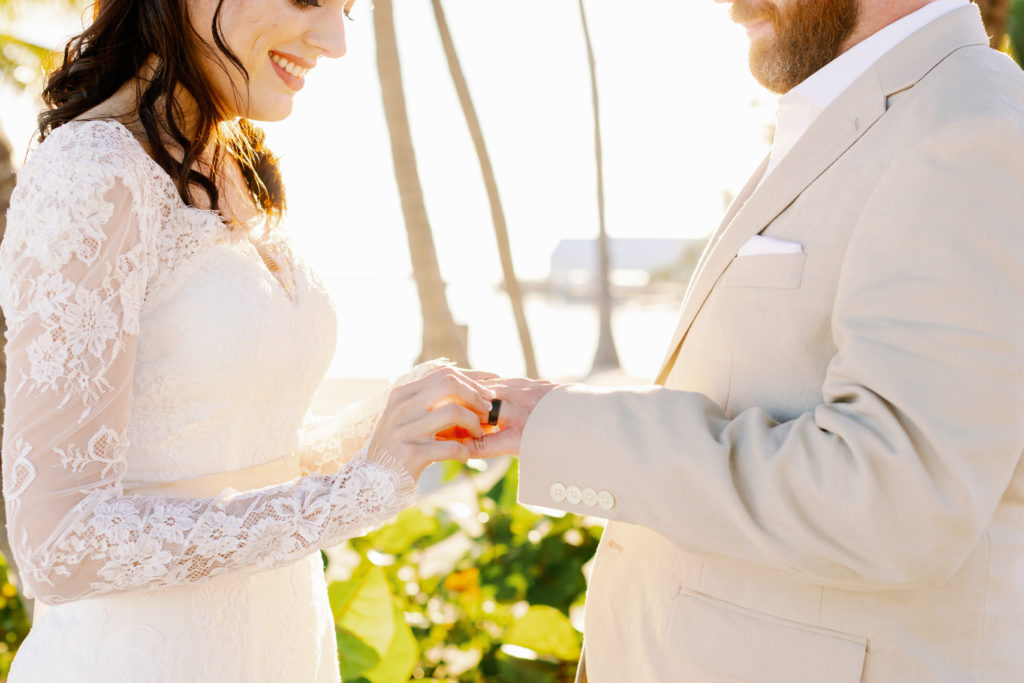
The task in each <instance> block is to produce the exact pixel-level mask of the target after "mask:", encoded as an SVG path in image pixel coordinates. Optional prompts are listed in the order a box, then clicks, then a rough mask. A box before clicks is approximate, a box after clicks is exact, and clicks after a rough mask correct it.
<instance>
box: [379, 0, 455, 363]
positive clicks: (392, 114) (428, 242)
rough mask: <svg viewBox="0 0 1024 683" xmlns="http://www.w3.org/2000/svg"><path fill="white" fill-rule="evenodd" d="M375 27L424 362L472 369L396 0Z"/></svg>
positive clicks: (385, 2)
mask: <svg viewBox="0 0 1024 683" xmlns="http://www.w3.org/2000/svg"><path fill="white" fill-rule="evenodd" d="M373 28H374V33H375V35H376V39H377V71H378V75H379V77H380V89H381V97H382V99H383V102H384V115H385V117H386V118H387V124H388V134H389V135H390V137H391V158H392V161H393V162H394V168H395V181H396V182H397V183H398V193H399V196H400V198H401V201H402V215H403V216H404V217H405V231H406V236H407V237H408V240H409V257H410V259H411V261H412V273H413V278H414V279H415V281H416V290H417V292H418V294H419V299H420V310H421V311H422V313H423V350H422V352H421V354H420V360H421V361H422V360H427V359H430V358H436V357H438V356H447V357H448V358H451V359H452V360H454V361H455V362H457V363H459V364H460V365H468V359H467V354H466V342H465V334H464V332H460V330H459V327H458V326H456V324H455V321H454V319H453V318H452V314H451V310H450V309H449V308H448V299H447V298H446V296H445V284H444V282H443V281H442V280H441V268H440V266H439V265H438V263H437V252H436V250H435V248H434V237H433V234H432V232H431V229H430V221H429V220H428V218H427V210H426V207H425V206H424V205H423V189H422V187H421V185H420V178H419V172H418V170H417V168H416V151H415V149H414V148H413V144H412V133H411V132H410V130H409V116H408V113H407V110H406V104H405V93H404V92H403V91H402V68H401V64H400V62H399V59H398V43H397V40H396V37H395V22H394V12H393V7H392V3H391V0H376V1H375V2H374V3H373Z"/></svg>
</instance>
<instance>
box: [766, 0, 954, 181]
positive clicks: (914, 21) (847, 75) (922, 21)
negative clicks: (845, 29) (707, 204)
mask: <svg viewBox="0 0 1024 683" xmlns="http://www.w3.org/2000/svg"><path fill="white" fill-rule="evenodd" d="M968 4H970V2H969V0H934V1H933V2H930V3H928V4H927V5H925V6H924V7H922V8H921V9H919V10H917V11H916V12H913V13H911V14H908V15H907V16H905V17H903V18H902V19H899V20H898V21H894V22H893V23H891V24H889V25H888V26H886V27H885V28H883V29H881V30H880V31H878V32H877V33H875V34H873V35H871V36H870V37H868V38H865V39H864V40H862V41H861V42H859V43H857V44H856V45H854V46H853V47H852V48H850V49H849V50H847V51H846V52H844V53H843V54H841V55H839V56H838V57H836V58H835V59H833V60H832V61H831V62H829V63H828V64H826V65H825V66H823V67H822V68H821V69H819V70H818V71H816V72H815V73H814V74H812V75H811V76H810V77H808V78H807V79H806V80H805V81H803V82H802V83H800V85H798V86H796V87H795V88H793V89H792V90H790V91H789V92H788V93H786V94H785V95H782V96H781V97H779V100H778V103H779V112H778V118H777V123H776V129H775V141H774V143H773V144H772V154H771V160H770V161H769V162H768V170H767V171H766V172H765V176H767V175H768V174H769V173H771V172H772V170H773V169H774V168H775V167H776V166H777V165H778V164H779V162H780V161H782V158H783V157H785V156H786V154H788V153H789V151H790V150H791V149H793V146H794V145H795V144H796V143H797V141H798V140H799V139H800V138H801V137H802V136H803V134H804V133H805V132H806V131H807V129H808V128H810V127H811V124H812V123H814V121H815V119H817V118H818V115H819V114H821V112H823V111H824V110H825V108H826V107H828V105H830V104H832V102H833V101H835V99H836V98H837V97H839V95H841V94H842V92H843V91H844V90H846V89H847V88H849V87H850V86H851V85H852V84H853V82H854V81H855V80H857V79H858V78H859V77H860V76H862V75H863V74H864V72H866V71H867V70H868V69H870V68H871V65H872V64H874V63H875V62H877V61H878V60H879V59H880V58H881V57H882V55H884V54H885V53H886V52H888V51H889V50H891V49H892V48H894V47H896V46H897V45H899V44H900V43H901V42H903V40H905V39H906V38H908V37H910V35H911V34H912V33H914V32H916V31H918V30H920V29H921V28H924V27H925V26H927V25H928V24H930V23H931V22H933V21H935V20H936V19H938V18H939V17H941V16H943V15H944V14H947V13H949V12H952V11H953V10H955V9H959V8H960V7H966V6H967V5H968Z"/></svg>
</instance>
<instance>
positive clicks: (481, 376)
mask: <svg viewBox="0 0 1024 683" xmlns="http://www.w3.org/2000/svg"><path fill="white" fill-rule="evenodd" d="M459 372H461V373H462V374H463V375H465V376H466V377H469V378H470V379H473V380H476V381H477V382H486V381H488V380H495V379H501V375H498V374H496V373H493V372H486V371H484V370H466V369H464V368H459Z"/></svg>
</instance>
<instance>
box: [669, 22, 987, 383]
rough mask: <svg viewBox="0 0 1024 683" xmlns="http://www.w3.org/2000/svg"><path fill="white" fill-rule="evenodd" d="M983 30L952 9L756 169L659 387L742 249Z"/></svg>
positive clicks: (699, 277)
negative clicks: (906, 93) (895, 99)
mask: <svg viewBox="0 0 1024 683" xmlns="http://www.w3.org/2000/svg"><path fill="white" fill-rule="evenodd" d="M971 19H973V22H972V21H971ZM980 26H981V24H980V20H979V19H978V12H977V9H976V8H974V7H966V8H964V9H961V10H955V11H953V12H951V13H950V14H948V15H946V16H944V17H940V18H939V19H937V20H936V21H934V22H932V24H930V25H928V26H926V27H925V28H923V29H922V30H920V31H918V32H917V33H915V34H914V35H912V36H910V37H909V38H907V39H906V40H905V41H903V43H901V44H900V45H898V46H897V47H896V48H894V49H893V50H891V51H890V52H889V53H888V54H886V55H884V56H883V57H882V59H880V60H879V62H878V63H877V64H876V65H875V66H874V67H873V68H871V69H869V70H868V71H867V72H866V73H865V74H864V75H863V76H861V77H860V78H859V79H857V81H855V82H854V83H853V85H851V86H850V87H849V88H848V89H847V90H846V91H844V92H843V94H842V95H840V96H839V97H838V98H837V99H836V100H835V102H833V103H832V104H831V105H829V107H828V108H827V109H825V111H823V112H822V113H821V115H820V116H819V117H818V119H817V120H816V121H815V122H814V124H813V125H812V126H811V127H810V128H809V129H808V130H807V132H806V133H805V134H804V135H803V137H802V138H800V140H799V141H798V142H797V144H796V145H795V146H794V147H793V149H792V150H790V152H789V154H787V155H786V157H785V158H784V159H783V160H782V161H781V162H780V163H779V165H778V166H777V167H776V168H775V169H774V170H773V171H772V173H771V174H769V175H768V177H767V178H765V179H764V182H763V183H761V185H760V186H759V187H758V185H757V183H758V181H760V179H761V176H762V175H763V173H764V169H765V167H766V165H767V161H766V162H765V163H764V164H762V165H761V168H760V169H759V170H758V172H757V173H755V175H754V177H753V178H751V180H750V181H749V182H748V183H747V186H746V187H745V188H744V191H743V193H741V194H740V196H739V197H738V198H737V200H736V201H735V202H734V203H733V206H732V207H730V209H729V212H728V213H727V214H726V217H725V220H724V221H723V223H722V226H721V227H720V228H719V230H718V231H717V232H716V237H714V238H713V239H712V242H711V244H710V246H709V247H708V248H707V250H706V251H705V253H704V255H703V257H702V258H701V263H700V265H699V266H698V269H697V271H696V272H695V273H694V276H693V278H692V279H691V283H690V287H689V289H688V290H687V293H686V297H685V298H684V300H683V306H682V311H681V313H680V320H679V324H678V326H677V327H676V331H675V334H674V335H673V337H672V341H671V343H670V344H669V348H668V353H667V354H666V356H665V359H664V360H663V362H662V365H661V368H660V370H659V372H658V375H657V378H656V379H655V383H656V384H664V383H665V381H666V380H667V379H668V375H669V373H670V372H671V369H672V366H673V365H674V364H675V360H676V358H677V357H678V355H679V348H680V346H681V345H682V342H683V340H684V339H685V338H686V334H687V333H688V332H689V330H690V327H691V326H692V325H693V321H694V320H695V319H696V317H697V314H698V313H699V312H700V309H701V307H702V306H703V305H704V302H705V301H706V300H707V298H708V296H709V295H710V294H711V291H712V290H713V289H714V286H715V284H716V283H717V282H718V279H719V277H721V275H722V273H723V272H724V271H725V269H726V268H728V267H729V264H730V263H731V262H732V260H733V259H734V258H735V256H736V252H737V251H738V250H739V248H740V247H741V246H743V244H744V243H745V242H746V241H747V240H749V239H750V238H751V237H753V236H754V235H756V234H759V233H760V232H762V231H763V230H765V229H766V228H767V227H768V226H769V225H770V224H771V222H772V221H774V220H775V219H776V218H777V217H778V216H779V215H780V214H781V213H782V212H783V211H785V210H786V209H787V208H788V207H789V206H790V205H791V204H792V203H793V202H794V201H795V200H796V199H797V197H799V196H800V194H801V193H802V192H803V191H804V190H805V189H806V188H807V187H808V186H809V185H810V184H811V183H813V182H814V181H815V180H816V179H817V178H818V177H820V176H821V174H822V173H824V172H825V171H826V170H828V168H829V167H830V166H832V164H834V163H835V162H836V160H838V159H839V158H840V157H842V155H843V154H844V153H845V152H846V151H847V150H848V149H850V147H852V146H853V145H854V143H856V142H857V140H859V139H860V137H861V136H862V135H864V133H865V132H867V130H868V129H869V128H870V127H871V126H872V125H874V124H875V122H876V121H878V119H879V118H881V117H882V115H883V114H884V113H885V111H886V106H887V98H888V96H889V95H890V94H893V93H895V92H899V91H900V90H905V89H907V88H909V87H911V86H913V85H914V83H916V82H917V80H919V79H920V78H921V77H922V76H923V75H924V74H925V73H927V72H928V71H929V70H931V69H932V68H933V67H934V66H935V65H936V64H937V63H938V62H940V61H942V59H944V58H945V57H946V56H948V55H949V54H950V53H951V52H953V51H954V50H956V49H958V48H960V47H963V46H964V45H973V44H979V42H980V43H981V44H987V39H986V38H985V35H984V30H983V28H980ZM937 34H939V35H941V37H937Z"/></svg>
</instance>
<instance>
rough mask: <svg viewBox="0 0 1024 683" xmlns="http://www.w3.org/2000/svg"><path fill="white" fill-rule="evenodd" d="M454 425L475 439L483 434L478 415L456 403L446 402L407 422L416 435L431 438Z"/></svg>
mask: <svg viewBox="0 0 1024 683" xmlns="http://www.w3.org/2000/svg"><path fill="white" fill-rule="evenodd" d="M456 427H459V428H462V429H464V430H465V431H466V432H468V433H469V435H470V436H472V437H473V438H475V439H479V438H480V437H482V436H483V435H484V428H483V426H481V424H480V416H479V415H477V414H476V413H475V412H473V411H471V410H469V409H467V408H465V407H463V406H461V405H459V404H458V403H446V404H445V405H443V406H441V407H440V408H436V409H435V410H431V411H430V412H428V413H425V414H424V415H422V416H421V417H419V418H418V419H417V420H415V421H414V422H413V423H411V424H409V428H410V429H411V430H412V431H413V432H414V433H415V434H416V436H417V437H418V438H423V439H427V438H429V439H433V438H434V437H435V435H437V434H438V433H440V432H444V431H447V430H451V429H453V428H456Z"/></svg>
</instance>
